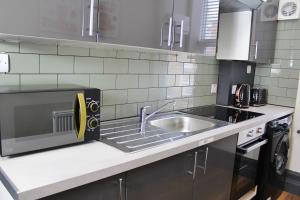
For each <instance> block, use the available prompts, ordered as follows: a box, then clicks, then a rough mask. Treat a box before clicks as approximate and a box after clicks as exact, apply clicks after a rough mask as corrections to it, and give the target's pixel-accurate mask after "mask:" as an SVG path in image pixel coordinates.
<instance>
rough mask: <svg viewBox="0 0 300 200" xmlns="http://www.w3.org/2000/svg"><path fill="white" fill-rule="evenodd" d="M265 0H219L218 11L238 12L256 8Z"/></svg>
mask: <svg viewBox="0 0 300 200" xmlns="http://www.w3.org/2000/svg"><path fill="white" fill-rule="evenodd" d="M265 1H266V0H220V12H221V13H226V12H238V11H245V10H253V9H257V8H258V7H259V6H260V5H261V4H262V3H263V2H265Z"/></svg>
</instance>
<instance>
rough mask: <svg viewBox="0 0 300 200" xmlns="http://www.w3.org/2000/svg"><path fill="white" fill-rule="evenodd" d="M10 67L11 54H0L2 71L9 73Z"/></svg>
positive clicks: (0, 71) (0, 68) (0, 69)
mask: <svg viewBox="0 0 300 200" xmlns="http://www.w3.org/2000/svg"><path fill="white" fill-rule="evenodd" d="M9 69H10V63H9V55H8V54H5V53H1V54H0V73H7V72H9Z"/></svg>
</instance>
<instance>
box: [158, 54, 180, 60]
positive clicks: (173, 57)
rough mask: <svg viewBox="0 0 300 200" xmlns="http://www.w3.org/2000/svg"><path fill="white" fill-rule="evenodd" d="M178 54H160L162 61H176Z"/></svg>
mask: <svg viewBox="0 0 300 200" xmlns="http://www.w3.org/2000/svg"><path fill="white" fill-rule="evenodd" d="M176 57H177V56H176V55H175V54H172V55H169V54H160V55H159V59H160V60H162V61H176V60H177V58H176Z"/></svg>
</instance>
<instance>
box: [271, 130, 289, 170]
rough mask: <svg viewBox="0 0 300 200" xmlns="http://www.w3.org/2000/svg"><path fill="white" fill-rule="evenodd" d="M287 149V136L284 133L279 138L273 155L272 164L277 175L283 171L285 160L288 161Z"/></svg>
mask: <svg viewBox="0 0 300 200" xmlns="http://www.w3.org/2000/svg"><path fill="white" fill-rule="evenodd" d="M288 151H289V136H288V135H287V134H285V135H283V136H282V138H281V139H280V141H279V143H278V145H277V147H276V151H275V155H274V161H273V166H274V168H275V171H276V173H277V174H278V175H282V174H283V173H284V171H285V168H286V165H287V161H288Z"/></svg>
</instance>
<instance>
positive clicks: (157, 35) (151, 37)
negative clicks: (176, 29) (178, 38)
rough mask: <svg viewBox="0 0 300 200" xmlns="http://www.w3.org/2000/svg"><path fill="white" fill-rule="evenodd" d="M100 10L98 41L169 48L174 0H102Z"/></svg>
mask: <svg viewBox="0 0 300 200" xmlns="http://www.w3.org/2000/svg"><path fill="white" fill-rule="evenodd" d="M99 11H100V17H99V18H100V20H99V26H100V42H104V43H113V44H121V45H129V46H139V47H149V48H157V49H169V48H170V40H171V35H170V34H169V33H171V32H170V31H171V27H170V23H169V22H170V19H171V17H172V12H173V0H101V1H100V5H99ZM168 39H169V45H168Z"/></svg>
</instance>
